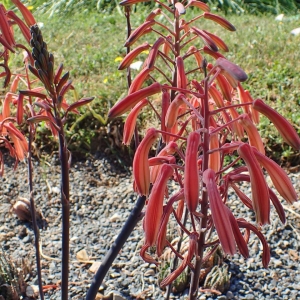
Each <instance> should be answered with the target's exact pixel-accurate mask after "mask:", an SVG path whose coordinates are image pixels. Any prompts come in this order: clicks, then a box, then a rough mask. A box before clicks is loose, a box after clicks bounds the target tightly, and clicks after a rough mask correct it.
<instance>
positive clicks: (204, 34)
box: [191, 27, 219, 52]
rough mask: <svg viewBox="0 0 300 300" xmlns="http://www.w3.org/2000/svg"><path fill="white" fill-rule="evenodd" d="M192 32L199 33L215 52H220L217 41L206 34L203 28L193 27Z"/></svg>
mask: <svg viewBox="0 0 300 300" xmlns="http://www.w3.org/2000/svg"><path fill="white" fill-rule="evenodd" d="M191 32H192V33H195V34H196V35H198V36H199V37H201V38H202V40H203V41H204V43H205V44H206V45H207V46H208V47H209V48H210V49H211V50H212V51H215V52H218V50H219V49H218V47H217V45H216V44H215V42H214V41H213V39H212V38H211V37H210V36H209V35H208V34H206V33H205V32H204V31H203V30H201V29H198V28H197V27H192V28H191Z"/></svg>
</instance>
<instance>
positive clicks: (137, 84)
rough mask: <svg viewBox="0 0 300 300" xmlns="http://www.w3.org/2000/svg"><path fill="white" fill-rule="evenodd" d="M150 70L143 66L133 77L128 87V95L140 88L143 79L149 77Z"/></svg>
mask: <svg viewBox="0 0 300 300" xmlns="http://www.w3.org/2000/svg"><path fill="white" fill-rule="evenodd" d="M151 71H152V70H151V69H148V68H145V69H143V70H142V71H141V72H140V73H139V74H138V75H137V76H136V77H135V78H134V80H133V81H132V83H131V85H130V87H129V90H128V95H130V94H132V93H134V92H136V91H138V90H139V89H140V88H141V86H142V85H143V83H144V82H145V80H146V79H147V78H148V77H149V74H150V72H151Z"/></svg>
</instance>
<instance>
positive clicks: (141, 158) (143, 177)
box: [132, 128, 159, 195]
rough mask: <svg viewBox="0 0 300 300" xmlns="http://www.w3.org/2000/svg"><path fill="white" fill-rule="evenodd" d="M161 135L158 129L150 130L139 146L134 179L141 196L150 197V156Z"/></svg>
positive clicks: (135, 159) (134, 163)
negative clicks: (153, 145)
mask: <svg viewBox="0 0 300 300" xmlns="http://www.w3.org/2000/svg"><path fill="white" fill-rule="evenodd" d="M158 136H159V134H158V133H157V131H156V129H154V128H150V129H148V131H147V133H146V135H145V137H144V139H143V140H142V141H141V143H140V144H139V146H138V148H137V150H136V153H135V156H134V159H133V166H132V169H133V177H134V180H135V185H136V188H137V191H138V193H139V194H140V195H148V194H149V188H150V169H149V162H148V154H149V150H150V148H151V146H152V144H153V143H154V142H155V141H156V139H157V138H158Z"/></svg>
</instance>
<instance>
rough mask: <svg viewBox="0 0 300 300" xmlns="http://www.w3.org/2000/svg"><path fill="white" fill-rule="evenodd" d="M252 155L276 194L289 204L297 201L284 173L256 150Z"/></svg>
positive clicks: (288, 179) (294, 191)
mask: <svg viewBox="0 0 300 300" xmlns="http://www.w3.org/2000/svg"><path fill="white" fill-rule="evenodd" d="M253 153H254V155H255V157H256V159H257V160H258V162H259V163H260V164H261V165H262V166H263V167H264V168H265V169H266V170H267V172H268V174H269V175H270V177H271V180H272V182H273V184H274V186H275V188H276V190H277V191H278V193H279V194H280V195H281V196H282V197H283V198H284V199H285V200H286V201H287V202H289V203H290V204H293V203H294V202H295V201H297V199H298V196H297V193H296V190H295V188H294V186H293V184H292V182H291V180H290V178H289V177H288V175H287V174H286V172H285V171H284V170H283V169H282V168H281V167H280V166H279V165H277V163H276V162H275V161H273V160H272V159H270V158H268V157H266V156H265V155H262V154H261V153H260V152H258V151H257V150H256V149H253Z"/></svg>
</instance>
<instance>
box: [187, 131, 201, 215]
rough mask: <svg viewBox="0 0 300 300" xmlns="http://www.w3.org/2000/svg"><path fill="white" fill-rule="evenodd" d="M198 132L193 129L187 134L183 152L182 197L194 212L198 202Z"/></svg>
mask: <svg viewBox="0 0 300 300" xmlns="http://www.w3.org/2000/svg"><path fill="white" fill-rule="evenodd" d="M199 144H200V133H198V132H196V131H194V132H192V133H190V134H189V136H188V139H187V147H186V152H185V167H184V198H185V202H186V204H187V207H188V209H189V211H190V212H191V213H195V212H196V209H197V206H198V204H199V183H200V180H199V168H198V163H197V161H198V148H199Z"/></svg>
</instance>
